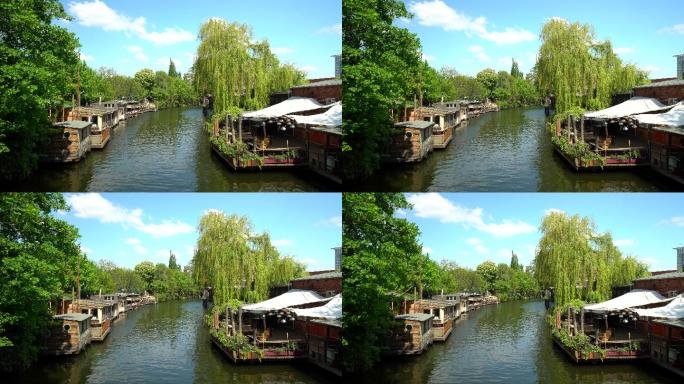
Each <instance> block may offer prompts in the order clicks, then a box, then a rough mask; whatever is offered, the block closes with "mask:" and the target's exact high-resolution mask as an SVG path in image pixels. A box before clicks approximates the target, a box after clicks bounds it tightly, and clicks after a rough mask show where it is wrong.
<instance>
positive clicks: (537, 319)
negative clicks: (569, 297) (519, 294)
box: [357, 301, 680, 384]
mask: <svg viewBox="0 0 684 384" xmlns="http://www.w3.org/2000/svg"><path fill="white" fill-rule="evenodd" d="M545 317H546V310H545V309H544V302H543V301H516V302H508V303H503V304H499V305H490V306H486V307H483V308H481V309H479V310H477V311H474V312H470V313H467V314H466V315H464V316H462V317H461V318H460V319H459V320H457V321H456V323H455V324H454V329H453V331H452V333H451V336H450V337H449V339H448V340H447V341H446V343H435V344H433V345H432V347H430V348H429V350H428V351H427V352H425V353H424V354H423V355H419V356H412V357H405V358H404V357H402V358H394V359H392V361H385V362H383V363H381V364H380V365H379V366H378V367H376V368H375V369H374V370H373V371H372V372H370V373H368V374H366V375H364V377H363V378H360V379H359V380H357V382H358V383H359V384H361V383H369V384H370V383H372V384H376V383H380V382H390V383H400V384H401V383H427V382H429V383H506V384H511V383H516V384H517V383H553V384H569V383H592V384H600V383H625V384H627V383H630V384H641V383H644V384H645V383H648V384H653V383H668V384H669V383H672V384H674V383H679V382H680V381H678V380H677V378H676V377H675V376H674V375H672V374H670V373H669V372H667V371H664V370H662V369H660V368H658V367H656V366H655V365H652V364H651V363H649V362H644V363H640V364H631V363H628V364H606V365H583V366H579V365H575V364H573V363H571V362H570V360H569V359H568V358H567V357H566V356H565V355H564V354H563V352H562V351H561V350H559V349H558V348H557V347H555V346H554V345H553V342H552V341H551V332H550V330H549V327H548V325H547V323H546V318H545Z"/></svg>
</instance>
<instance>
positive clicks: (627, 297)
mask: <svg viewBox="0 0 684 384" xmlns="http://www.w3.org/2000/svg"><path fill="white" fill-rule="evenodd" d="M665 301H668V299H665V298H664V297H663V296H662V295H661V294H660V293H658V292H657V291H650V290H647V289H635V290H632V291H630V292H627V293H625V294H624V295H622V296H618V297H616V298H614V299H610V300H608V301H604V302H602V303H596V304H589V305H585V306H584V310H585V311H589V312H610V311H621V310H623V309H627V308H632V307H640V306H644V305H649V304H655V303H661V302H665Z"/></svg>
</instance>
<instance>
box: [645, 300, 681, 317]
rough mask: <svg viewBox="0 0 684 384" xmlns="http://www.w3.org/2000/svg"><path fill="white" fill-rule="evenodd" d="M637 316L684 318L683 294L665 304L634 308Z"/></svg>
mask: <svg viewBox="0 0 684 384" xmlns="http://www.w3.org/2000/svg"><path fill="white" fill-rule="evenodd" d="M634 311H635V312H636V313H638V314H639V316H647V317H661V318H666V319H684V295H679V296H677V297H675V298H674V300H672V301H671V302H669V303H668V304H667V305H665V306H662V307H657V308H649V309H634Z"/></svg>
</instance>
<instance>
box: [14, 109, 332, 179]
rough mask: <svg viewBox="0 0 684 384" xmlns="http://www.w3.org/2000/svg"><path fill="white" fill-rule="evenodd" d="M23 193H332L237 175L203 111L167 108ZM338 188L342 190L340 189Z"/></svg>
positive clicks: (286, 175) (43, 175) (128, 124)
mask: <svg viewBox="0 0 684 384" xmlns="http://www.w3.org/2000/svg"><path fill="white" fill-rule="evenodd" d="M2 188H3V189H8V190H19V191H52V192H76V191H111V192H115V191H126V192H131V191H136V192H138V191H139V192H147V191H170V192H194V191H215V192H221V191H250V192H251V191H318V190H326V189H331V188H334V187H331V186H330V185H329V184H328V183H326V182H325V180H322V179H320V178H319V177H318V176H316V175H314V174H313V173H310V172H309V171H307V170H297V171H292V172H290V171H282V172H281V171H279V172H267V171H264V172H253V173H236V172H233V171H232V170H230V169H229V167H228V165H226V164H225V163H224V162H223V161H222V160H221V159H220V158H219V157H218V156H216V155H215V154H214V153H212V151H211V149H210V145H209V138H208V135H207V131H206V129H205V128H204V120H203V116H202V110H201V109H199V108H190V109H182V108H176V109H167V110H162V111H159V112H150V113H145V114H142V115H140V116H138V117H136V118H133V119H130V120H127V121H125V122H124V123H121V124H119V125H118V126H117V127H116V128H114V131H113V132H112V136H111V139H110V140H109V144H107V147H106V148H104V149H103V150H92V151H91V152H90V153H89V154H88V155H87V156H86V158H85V159H83V160H81V161H80V162H79V163H76V164H67V165H63V164H57V165H54V166H51V165H50V166H43V167H41V169H39V170H38V171H37V172H36V173H35V174H34V175H32V176H31V177H30V178H29V179H28V180H26V181H24V182H21V183H14V184H12V185H9V186H4V187H2ZM338 188H339V187H338Z"/></svg>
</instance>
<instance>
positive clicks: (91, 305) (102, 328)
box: [68, 300, 117, 341]
mask: <svg viewBox="0 0 684 384" xmlns="http://www.w3.org/2000/svg"><path fill="white" fill-rule="evenodd" d="M116 305H117V303H116V301H112V300H74V301H73V302H71V304H69V307H68V312H69V313H81V314H85V315H91V316H92V317H91V320H90V326H91V329H92V339H93V341H104V339H105V338H107V336H108V335H109V331H110V330H111V328H110V326H111V321H112V319H113V318H114V308H115V307H116Z"/></svg>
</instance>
